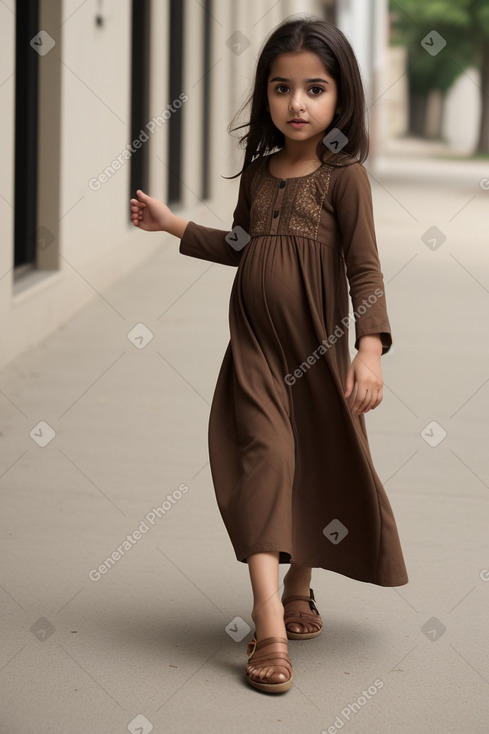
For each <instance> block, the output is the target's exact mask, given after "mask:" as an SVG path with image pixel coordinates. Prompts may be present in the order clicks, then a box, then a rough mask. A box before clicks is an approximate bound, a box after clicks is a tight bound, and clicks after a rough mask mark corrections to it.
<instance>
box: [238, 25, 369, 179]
mask: <svg viewBox="0 0 489 734" xmlns="http://www.w3.org/2000/svg"><path fill="white" fill-rule="evenodd" d="M296 51H311V52H312V53H314V54H316V56H318V57H319V58H320V60H321V62H322V63H323V65H324V68H325V70H326V72H327V73H328V74H329V75H330V76H331V77H333V79H334V80H335V82H336V86H337V90H338V107H339V109H340V112H338V113H337V114H336V115H335V116H334V118H333V120H332V122H331V124H330V125H329V126H328V127H327V128H326V129H325V131H324V135H327V134H328V132H330V130H332V129H334V128H338V129H339V130H341V132H342V133H343V135H345V136H346V137H347V138H348V142H347V143H346V145H345V146H344V147H343V148H342V150H341V153H338V154H336V153H333V154H331V151H330V150H329V148H327V147H326V145H325V144H324V143H323V141H322V140H321V141H320V142H319V143H318V147H317V149H316V154H317V156H318V159H319V160H320V161H325V160H326V159H328V163H331V164H332V165H344V164H345V162H350V163H352V162H355V161H357V160H358V161H360V162H361V163H362V162H363V161H365V159H366V158H367V155H368V132H367V122H366V105H365V93H364V90H363V85H362V80H361V76H360V70H359V68H358V63H357V60H356V57H355V54H354V52H353V49H352V47H351V45H350V43H349V41H348V40H347V38H346V37H345V36H344V34H343V33H342V32H341V31H340V29H339V28H337V27H336V26H335V25H334V24H333V23H330V22H329V21H326V20H320V19H317V18H314V17H313V16H307V17H305V18H286V19H285V20H284V21H283V22H282V23H281V24H280V25H279V26H277V27H276V28H275V30H273V31H272V33H271V35H270V36H269V38H268V39H266V40H265V43H264V46H263V48H262V51H261V53H260V56H259V58H258V62H257V66H256V73H255V81H254V86H253V92H252V93H251V95H250V97H249V98H248V99H247V100H246V102H245V103H244V104H243V105H242V107H241V108H240V109H239V110H238V112H237V113H236V114H235V116H234V117H233V119H232V121H231V122H230V124H229V125H228V128H227V130H228V132H229V133H232V132H234V131H235V130H240V129H241V128H244V127H249V130H248V132H247V133H245V135H243V136H242V137H241V138H240V139H239V145H240V147H244V148H245V157H244V162H243V168H242V170H241V171H240V172H239V173H237V174H236V175H235V176H229V177H226V178H236V177H237V176H239V175H240V174H242V173H243V171H244V170H245V169H246V168H247V167H248V166H249V164H250V163H251V162H252V160H253V159H254V158H255V157H258V158H261V157H263V156H265V155H268V154H269V153H271V152H272V151H273V150H274V149H275V148H283V147H284V145H285V136H284V134H283V133H282V132H280V130H279V129H278V128H277V127H275V125H274V124H273V122H272V118H271V116H270V112H269V110H268V97H267V85H268V77H269V75H270V67H271V64H272V62H273V60H274V59H275V58H276V57H277V56H279V55H280V54H286V53H294V52H296ZM250 103H251V114H250V120H249V122H247V123H244V124H243V125H237V126H236V127H232V126H233V124H234V122H235V121H236V119H237V117H238V116H239V115H240V114H241V113H242V112H243V111H244V110H245V109H246V108H247V107H248V105H249V104H250ZM323 137H324V136H323ZM352 157H353V159H354V160H353V161H352V160H351V158H352Z"/></svg>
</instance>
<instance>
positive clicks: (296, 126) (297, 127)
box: [287, 117, 309, 130]
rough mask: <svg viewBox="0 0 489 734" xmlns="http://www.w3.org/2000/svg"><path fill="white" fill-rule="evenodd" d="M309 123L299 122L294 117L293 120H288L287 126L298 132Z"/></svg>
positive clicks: (299, 119)
mask: <svg viewBox="0 0 489 734" xmlns="http://www.w3.org/2000/svg"><path fill="white" fill-rule="evenodd" d="M308 124H309V123H308V122H306V121H305V120H301V118H300V117H294V119H293V120H288V122H287V125H290V127H293V128H294V129H295V130H300V129H301V128H303V127H304V125H308Z"/></svg>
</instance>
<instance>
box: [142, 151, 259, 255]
mask: <svg viewBox="0 0 489 734" xmlns="http://www.w3.org/2000/svg"><path fill="white" fill-rule="evenodd" d="M250 169H252V170H251V171H250ZM254 170H255V169H254V166H253V165H250V166H248V168H247V169H246V170H245V171H244V173H243V174H242V175H241V179H240V185H239V193H238V201H237V204H236V208H235V210H234V215H233V225H232V229H234V227H236V226H238V225H239V226H240V227H241V228H242V229H243V230H245V232H248V228H249V222H250V183H251V178H252V176H253V172H254ZM137 196H138V198H137V199H131V202H130V203H131V220H132V223H133V224H134V226H135V227H139V228H140V229H144V230H145V231H147V232H156V231H163V232H169V233H170V234H172V235H174V236H175V237H178V238H179V240H180V248H179V250H180V252H181V253H182V254H183V255H189V256H190V257H197V258H200V259H201V260H210V261H211V262H216V263H221V264H223V265H234V266H237V265H238V264H239V261H240V259H241V254H242V250H236V249H234V248H233V247H232V245H230V244H228V243H227V242H226V239H225V237H226V235H227V234H228V232H229V230H224V229H214V228H212V227H205V226H203V225H200V224H197V223H196V222H192V221H189V220H187V219H184V218H183V217H179V216H178V215H176V214H174V213H173V212H172V211H171V210H170V209H169V208H168V207H167V206H166V204H164V203H163V202H162V201H159V200H158V199H155V198H153V197H151V196H148V195H147V194H145V193H144V192H143V191H141V190H138V191H137Z"/></svg>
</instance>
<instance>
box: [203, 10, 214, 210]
mask: <svg viewBox="0 0 489 734" xmlns="http://www.w3.org/2000/svg"><path fill="white" fill-rule="evenodd" d="M211 13H212V0H205V2H204V44H203V45H204V49H203V51H204V58H203V59H202V68H203V70H204V75H205V76H204V78H203V80H202V82H203V89H202V93H203V95H204V98H203V100H202V105H203V107H202V198H203V199H208V198H209V197H210V183H209V173H210V171H209V165H210V150H209V149H210V111H211V104H210V98H211V75H210V66H211V47H212V38H211Z"/></svg>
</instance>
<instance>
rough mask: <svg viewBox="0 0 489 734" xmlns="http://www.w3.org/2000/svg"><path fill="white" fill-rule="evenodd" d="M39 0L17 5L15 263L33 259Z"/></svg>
mask: <svg viewBox="0 0 489 734" xmlns="http://www.w3.org/2000/svg"><path fill="white" fill-rule="evenodd" d="M38 16H39V7H38V0H21V1H20V2H17V5H16V30H15V153H14V156H15V164H14V165H15V182H14V211H15V216H14V250H15V256H14V264H15V266H19V265H26V264H28V263H33V264H35V262H36V229H37V169H38V160H37V158H38V156H37V133H38V60H39V54H38V53H37V51H35V50H34V48H33V47H32V46H31V45H30V43H31V40H32V39H33V38H34V36H36V35H37V34H38V31H39V28H38Z"/></svg>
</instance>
